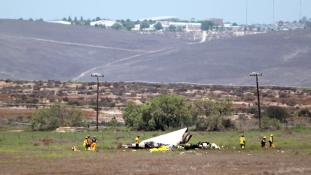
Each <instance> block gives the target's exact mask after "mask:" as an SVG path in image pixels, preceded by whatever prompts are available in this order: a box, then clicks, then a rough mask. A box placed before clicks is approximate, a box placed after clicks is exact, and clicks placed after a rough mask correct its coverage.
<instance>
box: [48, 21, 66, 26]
mask: <svg viewBox="0 0 311 175" xmlns="http://www.w3.org/2000/svg"><path fill="white" fill-rule="evenodd" d="M48 22H50V23H57V24H66V25H71V22H68V21H48Z"/></svg>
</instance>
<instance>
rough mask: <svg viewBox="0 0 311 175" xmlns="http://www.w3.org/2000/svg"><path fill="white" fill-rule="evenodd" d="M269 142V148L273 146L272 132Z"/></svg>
mask: <svg viewBox="0 0 311 175" xmlns="http://www.w3.org/2000/svg"><path fill="white" fill-rule="evenodd" d="M269 143H270V146H269V147H270V148H275V147H274V144H273V134H271V135H270V139H269Z"/></svg>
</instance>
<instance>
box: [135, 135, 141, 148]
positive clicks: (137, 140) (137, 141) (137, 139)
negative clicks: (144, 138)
mask: <svg viewBox="0 0 311 175" xmlns="http://www.w3.org/2000/svg"><path fill="white" fill-rule="evenodd" d="M139 137H140V136H139V135H138V136H137V137H136V138H135V143H136V149H138V148H139Z"/></svg>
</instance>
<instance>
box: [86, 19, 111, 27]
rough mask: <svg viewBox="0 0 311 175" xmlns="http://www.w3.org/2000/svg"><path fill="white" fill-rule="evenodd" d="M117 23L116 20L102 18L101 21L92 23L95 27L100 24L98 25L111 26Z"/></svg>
mask: <svg viewBox="0 0 311 175" xmlns="http://www.w3.org/2000/svg"><path fill="white" fill-rule="evenodd" d="M115 23H116V21H110V20H100V21H94V22H91V23H90V25H91V26H93V27H94V26H96V25H98V26H100V25H102V26H104V25H105V26H106V28H111V26H112V25H114V24H115Z"/></svg>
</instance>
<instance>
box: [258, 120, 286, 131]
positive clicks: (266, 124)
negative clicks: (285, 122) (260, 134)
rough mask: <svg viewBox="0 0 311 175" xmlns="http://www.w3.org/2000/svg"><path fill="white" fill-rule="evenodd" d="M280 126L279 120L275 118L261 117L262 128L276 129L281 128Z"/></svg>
mask: <svg viewBox="0 0 311 175" xmlns="http://www.w3.org/2000/svg"><path fill="white" fill-rule="evenodd" d="M282 127H283V126H282V124H281V122H280V121H279V120H278V119H276V118H269V117H263V118H262V119H261V128H262V129H271V130H276V129H282Z"/></svg>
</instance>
